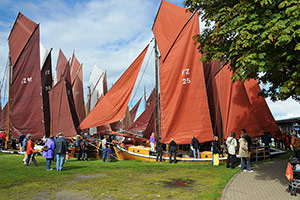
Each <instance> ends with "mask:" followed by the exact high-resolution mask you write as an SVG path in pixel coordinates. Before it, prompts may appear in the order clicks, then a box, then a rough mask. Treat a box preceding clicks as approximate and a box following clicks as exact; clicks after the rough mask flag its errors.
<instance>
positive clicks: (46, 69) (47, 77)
mask: <svg viewBox="0 0 300 200" xmlns="http://www.w3.org/2000/svg"><path fill="white" fill-rule="evenodd" d="M41 77H42V96H43V111H44V127H45V136H46V137H49V136H50V102H49V91H50V90H51V88H52V82H53V80H52V67H51V51H50V52H49V54H48V56H47V58H46V60H45V62H44V64H43V67H42V70H41Z"/></svg>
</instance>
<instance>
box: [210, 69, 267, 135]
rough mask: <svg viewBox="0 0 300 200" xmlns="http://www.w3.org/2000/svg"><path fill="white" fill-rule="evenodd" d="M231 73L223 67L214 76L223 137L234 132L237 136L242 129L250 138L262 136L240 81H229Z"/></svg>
mask: <svg viewBox="0 0 300 200" xmlns="http://www.w3.org/2000/svg"><path fill="white" fill-rule="evenodd" d="M231 76H232V72H231V71H230V70H229V69H228V66H225V67H224V68H223V69H222V70H220V71H219V72H218V74H217V75H216V76H215V79H216V83H217V88H218V95H219V102H220V106H221V114H222V123H223V133H224V137H225V138H227V137H229V133H230V132H231V131H234V132H235V133H236V134H237V136H239V135H240V134H241V130H242V129H246V130H247V133H248V134H249V135H250V136H251V137H254V136H258V135H262V129H261V128H260V126H259V124H258V123H257V121H256V118H255V116H254V114H253V112H252V106H251V104H250V102H249V99H248V95H247V93H246V90H245V87H244V85H243V83H242V82H241V81H235V82H234V83H233V82H232V80H231Z"/></svg>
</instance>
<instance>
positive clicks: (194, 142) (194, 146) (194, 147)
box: [191, 136, 200, 159]
mask: <svg viewBox="0 0 300 200" xmlns="http://www.w3.org/2000/svg"><path fill="white" fill-rule="evenodd" d="M191 147H192V150H193V155H194V158H195V159H196V158H197V157H196V151H197V153H198V158H200V151H199V150H200V142H199V140H197V138H195V136H192V142H191Z"/></svg>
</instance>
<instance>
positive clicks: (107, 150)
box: [106, 145, 112, 162]
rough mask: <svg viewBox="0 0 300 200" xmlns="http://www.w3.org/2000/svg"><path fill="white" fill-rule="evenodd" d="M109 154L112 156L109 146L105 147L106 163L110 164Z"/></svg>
mask: <svg viewBox="0 0 300 200" xmlns="http://www.w3.org/2000/svg"><path fill="white" fill-rule="evenodd" d="M111 154H112V151H111V148H110V145H107V148H106V155H107V162H110V156H111Z"/></svg>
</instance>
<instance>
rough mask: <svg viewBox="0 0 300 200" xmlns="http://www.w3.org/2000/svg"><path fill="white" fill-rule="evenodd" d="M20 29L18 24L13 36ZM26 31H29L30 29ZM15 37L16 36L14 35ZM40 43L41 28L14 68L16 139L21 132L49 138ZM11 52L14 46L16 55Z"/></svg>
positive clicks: (33, 35) (11, 110) (12, 94)
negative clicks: (43, 107)
mask: <svg viewBox="0 0 300 200" xmlns="http://www.w3.org/2000/svg"><path fill="white" fill-rule="evenodd" d="M18 25H19V24H18V23H15V25H14V26H15V28H14V30H13V32H14V31H16V30H20V29H19V28H17V26H18ZM22 28H24V29H26V27H22ZM21 33H22V32H21ZM11 35H14V33H11ZM11 39H12V38H11V37H10V40H11ZM39 39H40V35H39V27H38V26H37V27H36V29H35V31H34V32H33V34H32V35H31V37H30V38H29V41H28V42H27V43H26V45H25V47H24V49H23V50H22V53H21V55H20V56H19V58H18V59H17V61H16V62H15V65H14V66H13V71H12V84H11V107H10V123H11V125H12V126H13V127H14V129H15V130H17V131H14V129H12V135H13V136H14V137H18V135H19V134H20V132H24V133H31V134H32V135H33V136H34V138H35V139H40V138H42V137H43V136H44V135H45V133H44V125H43V110H42V96H41V94H42V91H41V71H40V40H39ZM11 48H13V46H10V50H12V51H14V50H13V49H11Z"/></svg>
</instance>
